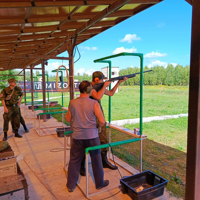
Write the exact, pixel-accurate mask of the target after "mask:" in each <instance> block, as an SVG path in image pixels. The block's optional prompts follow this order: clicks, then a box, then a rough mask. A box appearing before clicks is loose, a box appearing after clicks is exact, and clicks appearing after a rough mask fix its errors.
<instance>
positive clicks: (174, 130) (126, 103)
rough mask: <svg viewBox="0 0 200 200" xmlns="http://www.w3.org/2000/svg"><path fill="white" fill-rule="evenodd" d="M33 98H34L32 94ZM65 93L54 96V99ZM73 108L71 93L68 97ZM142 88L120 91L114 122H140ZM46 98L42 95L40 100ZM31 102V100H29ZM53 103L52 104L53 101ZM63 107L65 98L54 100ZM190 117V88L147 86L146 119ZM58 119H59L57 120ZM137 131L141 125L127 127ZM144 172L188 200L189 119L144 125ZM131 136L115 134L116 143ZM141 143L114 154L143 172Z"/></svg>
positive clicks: (114, 100)
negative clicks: (162, 178) (140, 168)
mask: <svg viewBox="0 0 200 200" xmlns="http://www.w3.org/2000/svg"><path fill="white" fill-rule="evenodd" d="M76 94H78V93H76ZM28 95H30V94H28ZM57 96H61V93H50V97H57ZM64 96H67V97H65V104H64V106H68V104H69V93H66V94H64ZM139 97H140V93H139V86H132V87H130V86H123V87H119V93H116V94H115V95H114V96H113V97H112V101H111V102H112V103H111V110H112V115H111V120H122V119H133V118H139V105H140V104H139ZM38 99H42V94H41V93H39V98H38ZM29 100H30V99H29ZM50 101H51V100H50ZM52 101H58V103H59V104H60V105H61V102H62V101H61V97H59V98H56V99H52ZM102 106H103V109H104V114H105V118H106V120H108V97H107V96H104V97H103V99H102ZM181 113H188V87H182V86H180V87H172V86H171V87H166V86H162V87H161V86H144V94H143V117H152V116H163V115H174V114H181ZM55 117H56V116H55ZM124 127H125V128H129V129H131V130H133V128H134V127H139V124H134V125H133V124H126V125H124ZM143 134H145V135H147V139H146V140H144V143H143V170H152V171H153V172H155V173H157V174H159V175H160V176H162V177H164V178H166V179H167V180H168V181H169V182H168V185H167V189H168V190H169V191H171V192H172V194H173V195H175V196H177V197H182V198H184V194H185V175H186V174H185V173H186V148H187V117H182V118H177V119H168V120H163V121H152V122H149V123H144V124H143ZM129 138H130V136H128V135H126V134H124V133H121V132H118V131H115V130H112V142H114V141H119V140H125V139H129ZM139 144H140V143H139V142H135V143H132V144H129V145H124V146H123V145H122V146H118V147H115V148H114V153H115V154H116V155H118V156H119V157H120V158H122V159H123V160H124V161H126V162H127V163H129V164H130V165H132V166H133V167H135V168H136V169H139V153H140V147H139Z"/></svg>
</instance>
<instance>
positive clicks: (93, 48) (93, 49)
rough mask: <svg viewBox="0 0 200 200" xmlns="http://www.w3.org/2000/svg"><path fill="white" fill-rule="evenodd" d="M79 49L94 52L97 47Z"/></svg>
mask: <svg viewBox="0 0 200 200" xmlns="http://www.w3.org/2000/svg"><path fill="white" fill-rule="evenodd" d="M80 49H81V50H88V51H90V50H92V51H95V50H97V47H88V46H86V47H84V46H80Z"/></svg>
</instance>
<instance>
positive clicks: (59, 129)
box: [56, 126, 71, 137]
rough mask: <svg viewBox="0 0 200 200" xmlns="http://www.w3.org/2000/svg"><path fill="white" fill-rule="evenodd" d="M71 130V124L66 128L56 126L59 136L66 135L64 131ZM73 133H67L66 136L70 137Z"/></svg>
mask: <svg viewBox="0 0 200 200" xmlns="http://www.w3.org/2000/svg"><path fill="white" fill-rule="evenodd" d="M66 131H70V126H69V127H65V128H56V132H57V136H58V137H64V132H66ZM70 135H71V134H67V135H66V136H67V137H69V136H70Z"/></svg>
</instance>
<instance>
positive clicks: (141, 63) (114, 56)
mask: <svg viewBox="0 0 200 200" xmlns="http://www.w3.org/2000/svg"><path fill="white" fill-rule="evenodd" d="M119 56H138V57H140V135H142V132H143V131H142V129H143V125H142V117H143V54H141V53H119V54H116V55H112V56H107V57H104V58H99V59H96V60H94V62H102V61H104V60H106V59H110V58H116V57H119Z"/></svg>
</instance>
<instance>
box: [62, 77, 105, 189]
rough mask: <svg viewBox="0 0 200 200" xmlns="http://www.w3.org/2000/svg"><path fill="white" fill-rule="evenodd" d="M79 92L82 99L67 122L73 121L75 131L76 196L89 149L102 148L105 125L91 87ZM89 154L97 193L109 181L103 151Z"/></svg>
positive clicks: (71, 174) (71, 184)
mask: <svg viewBox="0 0 200 200" xmlns="http://www.w3.org/2000/svg"><path fill="white" fill-rule="evenodd" d="M79 90H80V97H79V98H77V99H73V100H71V101H70V103H69V107H68V112H67V114H66V116H65V119H66V121H67V122H70V121H71V125H72V129H73V134H72V145H71V150H70V161H69V168H68V180H67V188H68V191H69V192H73V191H74V189H75V188H76V183H77V181H78V177H79V171H80V167H81V161H82V160H83V158H84V155H85V149H86V148H87V147H92V146H97V145H100V140H99V136H98V132H99V131H101V127H102V126H103V125H104V124H105V119H104V116H103V113H102V111H101V108H100V105H99V104H98V102H97V101H96V100H93V99H90V98H89V96H90V95H91V92H92V85H91V83H90V82H89V81H82V82H81V83H80V85H79ZM96 117H97V118H98V120H99V124H96ZM89 153H90V156H91V161H92V170H93V174H94V180H95V185H96V189H101V188H103V187H106V186H107V185H108V184H109V181H108V180H104V172H103V165H102V158H101V151H100V149H98V150H93V151H90V152H89Z"/></svg>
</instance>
